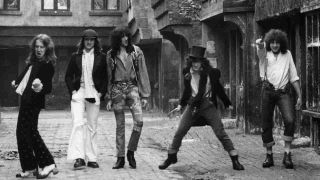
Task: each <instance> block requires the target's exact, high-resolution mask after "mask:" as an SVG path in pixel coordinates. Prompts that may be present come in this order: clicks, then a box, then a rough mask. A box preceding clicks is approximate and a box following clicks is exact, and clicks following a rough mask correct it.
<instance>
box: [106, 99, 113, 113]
mask: <svg viewBox="0 0 320 180" xmlns="http://www.w3.org/2000/svg"><path fill="white" fill-rule="evenodd" d="M111 105H112V101H111V100H108V102H107V106H106V108H107V110H108V111H110V110H111Z"/></svg>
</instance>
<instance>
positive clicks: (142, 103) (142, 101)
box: [141, 98, 148, 107]
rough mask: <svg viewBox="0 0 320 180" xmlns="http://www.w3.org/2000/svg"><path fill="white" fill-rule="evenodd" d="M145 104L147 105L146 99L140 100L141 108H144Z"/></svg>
mask: <svg viewBox="0 0 320 180" xmlns="http://www.w3.org/2000/svg"><path fill="white" fill-rule="evenodd" d="M147 104H148V100H147V99H146V98H142V99H141V106H142V107H146V106H147Z"/></svg>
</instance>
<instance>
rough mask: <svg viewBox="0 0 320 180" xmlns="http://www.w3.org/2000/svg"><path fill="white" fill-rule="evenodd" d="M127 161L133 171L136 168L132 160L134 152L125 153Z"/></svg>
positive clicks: (134, 161)
mask: <svg viewBox="0 0 320 180" xmlns="http://www.w3.org/2000/svg"><path fill="white" fill-rule="evenodd" d="M127 160H128V162H129V165H130V166H131V167H132V168H133V169H135V168H136V167H137V164H136V160H135V159H134V151H130V150H128V151H127Z"/></svg>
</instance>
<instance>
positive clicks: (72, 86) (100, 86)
mask: <svg viewBox="0 0 320 180" xmlns="http://www.w3.org/2000/svg"><path fill="white" fill-rule="evenodd" d="M81 76H82V54H79V53H73V54H72V56H71V60H70V62H69V65H68V68H67V72H66V76H65V81H66V84H67V87H68V90H69V94H70V98H71V96H72V91H74V90H76V91H78V90H79V89H80V80H81ZM107 76H108V75H107V63H106V55H105V54H104V53H95V54H94V63H93V70H92V79H93V83H94V87H95V89H96V90H97V91H98V93H101V95H102V96H101V100H104V98H103V97H104V95H105V93H106V91H107V84H108V83H107V79H108V77H107Z"/></svg>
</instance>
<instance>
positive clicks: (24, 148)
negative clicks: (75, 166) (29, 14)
mask: <svg viewBox="0 0 320 180" xmlns="http://www.w3.org/2000/svg"><path fill="white" fill-rule="evenodd" d="M56 59H57V57H56V55H55V52H54V43H53V41H52V39H51V38H50V37H49V36H48V35H46V34H39V35H37V36H35V37H34V38H33V39H32V41H31V45H30V53H29V56H28V58H27V66H26V68H25V70H24V71H23V72H22V73H21V74H20V75H19V76H18V78H17V79H16V80H14V81H12V83H11V85H12V87H14V88H16V92H17V93H18V94H19V95H21V101H20V109H19V116H18V123H17V131H16V133H17V143H18V152H19V159H20V164H21V168H22V172H21V173H18V174H17V175H16V177H21V178H26V177H29V176H32V175H37V179H44V178H46V177H48V176H49V174H50V173H53V174H57V173H58V170H57V169H56V165H55V162H54V159H53V156H52V155H51V153H50V152H49V150H48V148H47V147H46V145H45V143H44V141H43V139H42V138H41V136H40V134H39V131H38V119H39V113H40V111H41V109H43V108H45V95H46V94H49V93H50V92H51V89H52V77H53V74H54V64H55V62H56ZM38 166H39V167H40V168H42V171H41V172H40V173H39V174H37V169H38Z"/></svg>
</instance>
